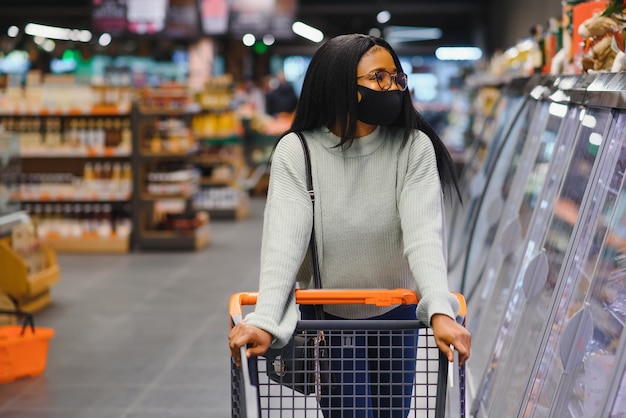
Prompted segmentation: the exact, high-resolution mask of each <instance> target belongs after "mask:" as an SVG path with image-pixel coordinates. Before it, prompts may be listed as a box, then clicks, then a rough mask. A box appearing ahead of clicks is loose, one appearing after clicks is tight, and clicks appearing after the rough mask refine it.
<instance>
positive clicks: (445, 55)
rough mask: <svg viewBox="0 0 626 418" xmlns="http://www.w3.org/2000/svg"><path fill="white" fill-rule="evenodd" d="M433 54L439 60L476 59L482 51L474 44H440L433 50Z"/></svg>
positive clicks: (479, 57)
mask: <svg viewBox="0 0 626 418" xmlns="http://www.w3.org/2000/svg"><path fill="white" fill-rule="evenodd" d="M435 56H436V57H437V58H438V59H440V60H441V61H477V60H479V59H481V58H482V56H483V51H482V50H481V49H480V48H477V47H475V46H453V47H449V46H442V47H439V48H437V49H436V50H435Z"/></svg>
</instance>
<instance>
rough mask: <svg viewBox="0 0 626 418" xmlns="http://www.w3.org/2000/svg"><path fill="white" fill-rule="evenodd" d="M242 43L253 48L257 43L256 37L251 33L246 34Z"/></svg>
mask: <svg viewBox="0 0 626 418" xmlns="http://www.w3.org/2000/svg"><path fill="white" fill-rule="evenodd" d="M241 41H242V42H243V44H244V45H245V46H252V45H254V43H255V42H256V37H255V36H254V35H253V34H251V33H246V34H245V35H243V37H242V38H241Z"/></svg>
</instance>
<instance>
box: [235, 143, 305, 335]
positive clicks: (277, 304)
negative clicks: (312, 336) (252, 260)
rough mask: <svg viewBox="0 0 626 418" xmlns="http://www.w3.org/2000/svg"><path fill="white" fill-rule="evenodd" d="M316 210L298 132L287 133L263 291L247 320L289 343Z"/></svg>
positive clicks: (277, 161) (271, 194)
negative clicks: (299, 276) (298, 282)
mask: <svg viewBox="0 0 626 418" xmlns="http://www.w3.org/2000/svg"><path fill="white" fill-rule="evenodd" d="M312 215H313V213H312V205H311V200H310V197H309V195H308V193H307V190H306V176H305V167H304V153H303V151H302V145H301V144H300V141H299V139H298V138H297V136H296V135H295V134H289V135H287V136H286V137H284V138H283V139H282V140H281V141H280V142H279V143H278V145H277V147H276V149H275V151H274V155H273V158H272V166H271V172H270V184H269V189H268V195H267V200H266V205H265V212H264V219H263V237H262V241H261V260H260V265H261V270H260V278H259V295H258V299H257V304H256V307H255V310H254V312H253V313H250V314H248V315H247V316H246V318H245V322H246V323H248V324H250V325H254V326H257V327H259V328H261V329H263V330H265V331H267V332H269V333H270V334H272V336H273V337H274V340H273V342H272V346H273V347H282V346H284V345H285V344H286V343H287V342H288V340H289V338H290V337H291V335H292V334H293V331H294V329H295V326H296V322H297V320H298V312H297V309H296V304H295V297H294V291H295V283H296V275H297V273H298V270H299V268H300V266H301V264H302V261H303V259H304V257H305V255H306V252H307V248H308V243H309V239H310V235H311V229H312V222H313V216H312Z"/></svg>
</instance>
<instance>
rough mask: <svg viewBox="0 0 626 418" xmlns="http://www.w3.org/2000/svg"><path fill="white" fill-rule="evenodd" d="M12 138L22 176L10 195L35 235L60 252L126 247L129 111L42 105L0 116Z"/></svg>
mask: <svg viewBox="0 0 626 418" xmlns="http://www.w3.org/2000/svg"><path fill="white" fill-rule="evenodd" d="M0 124H1V125H2V126H3V127H4V128H5V129H6V130H8V131H12V132H15V133H16V135H17V136H18V138H19V149H20V155H21V174H20V176H19V187H17V188H16V189H15V190H14V191H13V192H12V196H11V198H12V199H13V200H15V201H19V202H21V203H22V207H23V208H24V210H25V211H27V212H28V213H29V214H30V215H31V217H32V219H33V222H34V223H35V225H36V228H37V232H38V235H39V238H41V239H42V240H43V242H44V243H45V244H47V245H49V246H50V247H51V248H53V249H55V250H57V251H62V252H114V253H119V252H127V251H128V250H129V247H130V230H131V222H130V218H131V216H130V213H131V208H130V201H131V195H132V168H131V164H130V157H131V154H132V138H131V126H130V114H129V113H128V112H123V111H119V109H117V108H115V107H113V106H98V107H94V108H93V109H92V111H89V112H85V113H83V112H80V111H78V110H76V109H74V110H66V111H60V110H45V109H42V110H40V111H39V112H38V113H33V112H24V113H19V112H18V113H11V114H7V113H5V114H2V115H0Z"/></svg>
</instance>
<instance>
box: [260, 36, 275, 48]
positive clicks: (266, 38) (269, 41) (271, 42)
mask: <svg viewBox="0 0 626 418" xmlns="http://www.w3.org/2000/svg"><path fill="white" fill-rule="evenodd" d="M274 42H276V38H274V35H271V34H267V35H265V36H264V37H263V43H264V44H265V45H267V46H270V45H274Z"/></svg>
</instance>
